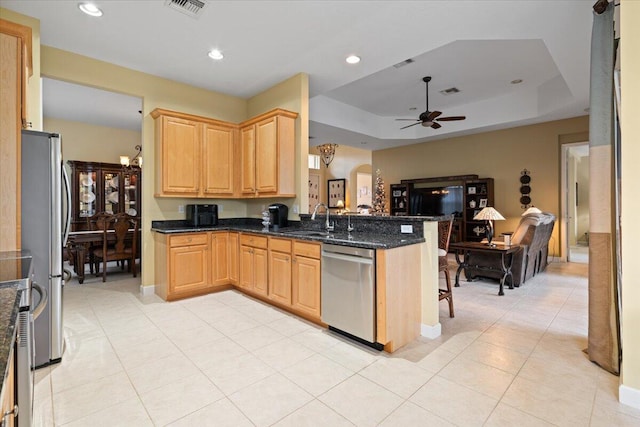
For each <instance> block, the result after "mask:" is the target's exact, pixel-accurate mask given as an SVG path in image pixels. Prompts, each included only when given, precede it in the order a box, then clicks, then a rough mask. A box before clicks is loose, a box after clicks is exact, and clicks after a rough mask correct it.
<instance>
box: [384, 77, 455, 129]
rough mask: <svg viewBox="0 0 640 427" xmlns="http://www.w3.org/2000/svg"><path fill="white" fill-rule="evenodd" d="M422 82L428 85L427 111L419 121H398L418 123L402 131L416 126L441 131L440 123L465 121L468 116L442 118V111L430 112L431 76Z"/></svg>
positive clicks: (404, 127)
mask: <svg viewBox="0 0 640 427" xmlns="http://www.w3.org/2000/svg"><path fill="white" fill-rule="evenodd" d="M422 81H423V82H425V84H426V100H427V102H426V107H427V108H426V110H425V111H424V113H421V114H420V115H419V116H418V119H417V120H414V119H396V120H412V121H415V122H416V123H413V124H410V125H407V126H403V127H401V128H400V129H406V128H410V127H411V126H415V125H422V126H423V127H430V128H431V129H440V128H441V127H442V125H441V124H440V123H438V122H453V121H456V120H464V119H466V118H467V117H466V116H449V117H440V115H441V114H442V112H441V111H429V82H430V81H431V76H426V77H423V78H422Z"/></svg>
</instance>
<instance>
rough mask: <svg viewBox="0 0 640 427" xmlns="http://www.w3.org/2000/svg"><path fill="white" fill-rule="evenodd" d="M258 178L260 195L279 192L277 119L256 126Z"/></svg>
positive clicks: (256, 181)
mask: <svg viewBox="0 0 640 427" xmlns="http://www.w3.org/2000/svg"><path fill="white" fill-rule="evenodd" d="M255 166H256V168H255V169H256V178H255V185H256V191H257V192H258V193H275V192H277V191H278V132H277V117H272V118H270V119H267V120H263V121H261V122H258V123H257V124H256V164H255Z"/></svg>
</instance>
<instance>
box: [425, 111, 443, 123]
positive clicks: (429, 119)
mask: <svg viewBox="0 0 640 427" xmlns="http://www.w3.org/2000/svg"><path fill="white" fill-rule="evenodd" d="M440 114H442V111H432V112H430V113H429V116H428V117H427V120H428V121H430V122H432V121H433V119H435V118H436V117H438V116H440Z"/></svg>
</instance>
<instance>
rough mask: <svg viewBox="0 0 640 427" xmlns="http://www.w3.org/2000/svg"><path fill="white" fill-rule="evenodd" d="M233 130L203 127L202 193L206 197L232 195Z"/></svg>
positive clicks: (209, 126) (211, 126)
mask: <svg viewBox="0 0 640 427" xmlns="http://www.w3.org/2000/svg"><path fill="white" fill-rule="evenodd" d="M233 134H234V129H233V128H230V127H224V126H215V125H209V124H208V125H205V126H204V138H203V142H202V143H203V151H202V154H203V161H204V163H203V170H202V176H203V178H204V182H203V192H204V194H206V195H216V194H223V195H231V194H233V190H234V188H233V178H234V168H233V161H234V159H233V145H234V144H233V140H234V138H233Z"/></svg>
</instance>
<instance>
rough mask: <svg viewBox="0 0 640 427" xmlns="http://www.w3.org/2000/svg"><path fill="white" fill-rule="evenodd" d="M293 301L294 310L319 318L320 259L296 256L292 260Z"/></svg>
mask: <svg viewBox="0 0 640 427" xmlns="http://www.w3.org/2000/svg"><path fill="white" fill-rule="evenodd" d="M292 296H293V301H292V306H293V308H295V309H296V310H299V311H301V312H303V313H306V314H308V315H310V316H313V317H315V318H317V319H320V260H319V259H314V258H306V257H301V256H296V257H295V258H294V260H293V295H292Z"/></svg>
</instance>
